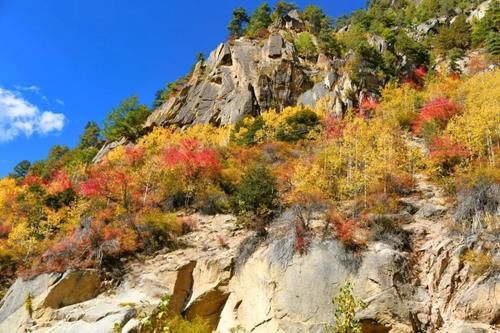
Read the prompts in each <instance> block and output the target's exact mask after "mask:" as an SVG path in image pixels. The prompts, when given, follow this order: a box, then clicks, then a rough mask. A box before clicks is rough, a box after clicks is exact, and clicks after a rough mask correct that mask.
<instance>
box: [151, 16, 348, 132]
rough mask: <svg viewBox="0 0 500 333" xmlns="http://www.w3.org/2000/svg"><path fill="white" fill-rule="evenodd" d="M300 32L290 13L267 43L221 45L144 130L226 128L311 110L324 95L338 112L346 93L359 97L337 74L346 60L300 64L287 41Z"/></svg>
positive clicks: (244, 40) (243, 40)
mask: <svg viewBox="0 0 500 333" xmlns="http://www.w3.org/2000/svg"><path fill="white" fill-rule="evenodd" d="M303 29H304V23H303V22H302V20H301V19H300V18H299V17H298V14H297V12H295V11H294V12H291V13H290V14H288V15H286V16H285V17H283V18H280V19H279V20H277V21H276V22H274V24H273V25H272V26H271V27H270V35H269V37H268V38H267V39H265V40H251V39H248V38H245V37H243V38H239V39H237V40H234V41H230V42H226V43H223V44H220V45H219V46H218V47H217V48H216V49H215V50H214V51H213V52H211V53H210V56H209V57H208V59H207V60H206V61H205V62H203V63H202V62H200V63H198V64H197V65H196V66H195V69H194V70H193V73H192V74H191V76H190V78H189V80H188V82H187V83H186V84H185V85H184V86H183V87H182V88H181V90H180V91H179V92H178V93H177V94H175V95H174V96H172V97H171V98H170V99H169V100H168V101H167V102H165V103H164V104H163V105H162V106H161V107H160V108H159V109H157V110H156V111H155V112H154V113H153V114H152V115H151V116H150V118H149V119H148V121H147V122H146V127H151V126H155V125H167V124H178V125H181V126H183V125H190V124H199V123H212V124H217V125H220V124H230V123H235V122H236V121H238V120H239V119H241V118H242V117H243V116H244V115H258V114H260V113H261V112H264V111H266V110H268V109H271V108H275V109H277V110H281V109H282V108H284V107H286V106H291V105H296V104H297V103H299V104H304V105H314V104H315V103H316V102H317V101H318V100H319V99H321V98H322V97H325V96H327V95H329V96H330V97H331V100H330V103H331V106H332V107H333V108H334V109H335V110H337V112H338V113H342V112H343V111H344V110H345V109H346V108H347V106H348V105H352V103H353V101H352V98H353V97H348V96H347V91H348V90H349V91H351V92H354V95H356V92H357V89H356V87H355V86H354V85H353V84H352V82H351V80H350V79H349V77H348V75H345V76H342V75H339V74H338V73H337V70H338V69H339V67H340V66H341V65H342V64H343V62H344V60H341V59H334V58H332V57H328V56H326V55H321V56H320V57H319V61H318V62H317V63H310V62H308V61H305V60H304V59H302V58H301V57H300V56H299V54H298V53H297V51H296V49H295V47H294V45H293V43H291V42H289V41H288V40H287V39H286V38H285V37H286V36H287V35H288V36H295V35H296V34H297V33H298V32H301V31H303ZM318 80H319V83H317V84H315V83H314V81H316V82H318ZM351 95H352V94H351ZM355 98H356V97H355Z"/></svg>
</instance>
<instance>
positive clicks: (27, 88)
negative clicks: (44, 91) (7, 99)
mask: <svg viewBox="0 0 500 333" xmlns="http://www.w3.org/2000/svg"><path fill="white" fill-rule="evenodd" d="M14 88H16V90H19V91H29V92H32V93H34V94H37V95H38V94H40V91H41V89H40V87H37V86H34V85H32V86H14Z"/></svg>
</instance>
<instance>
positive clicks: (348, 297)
mask: <svg viewBox="0 0 500 333" xmlns="http://www.w3.org/2000/svg"><path fill="white" fill-rule="evenodd" d="M332 303H333V305H334V307H336V309H335V323H334V325H327V326H326V331H327V332H328V333H361V332H362V330H361V324H360V323H359V321H358V320H357V319H356V318H355V315H356V311H358V310H360V309H364V308H366V304H365V303H364V302H363V301H362V300H361V299H357V298H356V297H355V296H354V293H353V286H352V283H351V282H347V283H346V284H344V286H342V288H340V291H339V293H338V295H337V296H336V297H335V298H334V299H333V300H332Z"/></svg>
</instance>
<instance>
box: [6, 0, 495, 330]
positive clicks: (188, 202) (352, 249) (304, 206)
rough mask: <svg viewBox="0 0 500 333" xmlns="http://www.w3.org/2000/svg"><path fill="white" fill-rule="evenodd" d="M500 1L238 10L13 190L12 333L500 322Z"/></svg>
mask: <svg viewBox="0 0 500 333" xmlns="http://www.w3.org/2000/svg"><path fill="white" fill-rule="evenodd" d="M499 10H500V7H499V6H498V2H497V1H495V0H490V1H485V2H481V1H461V0H450V1H427V0H423V1H407V0H397V1H396V0H392V1H387V0H376V1H370V2H369V7H368V9H367V10H361V11H357V12H355V13H353V14H352V15H351V16H349V17H343V18H339V19H338V20H337V21H336V23H335V25H334V24H333V22H332V20H331V19H330V18H328V17H327V16H326V15H325V14H324V13H323V12H322V11H321V10H320V9H319V8H317V7H315V6H308V7H306V8H305V9H304V10H303V11H299V10H298V9H297V8H296V7H295V6H294V5H292V4H288V3H286V2H283V1H281V2H279V3H278V4H277V5H276V8H275V9H274V11H272V10H271V8H269V6H268V5H266V4H263V5H261V6H259V7H258V8H257V9H256V10H255V12H254V13H253V14H252V15H251V16H248V15H247V14H246V12H245V11H244V9H241V8H239V9H236V10H235V13H234V17H233V20H232V21H231V23H230V25H229V28H230V33H231V36H230V38H229V40H228V41H226V42H224V43H222V44H220V45H219V46H218V47H217V48H216V49H215V50H214V51H213V52H212V53H211V54H210V55H209V57H208V58H207V59H199V60H198V62H197V63H196V64H195V65H194V66H193V69H192V71H191V72H190V73H189V74H188V75H186V77H184V78H181V79H179V80H178V81H177V82H175V83H171V84H170V85H169V86H168V87H167V88H165V89H163V90H160V91H159V92H158V94H157V99H156V100H155V102H154V110H152V112H150V110H149V108H148V107H147V106H145V105H142V104H140V103H139V102H138V100H137V98H135V97H132V98H129V99H127V100H125V101H124V102H123V103H122V104H121V105H120V106H118V107H117V108H115V109H114V110H113V111H112V112H111V113H110V115H108V118H107V121H106V124H105V129H104V131H103V134H104V136H105V138H106V140H103V137H102V136H101V134H100V130H99V128H98V126H97V124H95V123H94V124H89V125H88V126H87V127H86V130H85V132H84V134H83V135H82V137H81V140H80V143H79V145H78V146H77V147H76V148H74V149H71V150H70V149H68V148H67V147H66V148H64V147H63V146H55V147H54V148H53V150H52V151H51V153H50V155H49V156H48V158H47V159H46V160H44V161H39V162H37V163H34V164H33V165H31V166H30V165H29V163H28V165H24V166H22V165H21V166H19V168H17V169H16V170H15V172H13V174H12V175H10V176H9V177H6V178H4V179H1V180H0V274H1V275H0V277H1V279H0V282H1V283H2V286H4V288H2V293H4V295H3V298H2V300H1V301H0V332H4V331H5V332H16V333H17V332H40V333H42V332H43V333H63V332H76V333H87V332H103V333H107V332H109V333H116V332H122V333H132V332H136V333H137V332H139V333H157V332H171V333H180V332H182V333H184V332H187V333H189V332H195V333H205V332H220V333H234V332H241V333H243V332H256V333H267V332H269V333H274V332H280V333H285V332H286V333H299V332H312V333H326V332H328V333H331V332H337V333H338V331H336V329H337V330H338V329H340V327H341V326H342V325H345V326H348V327H349V329H348V330H347V331H349V332H350V331H352V332H356V333H359V332H363V333H370V332H375V333H378V332H390V333H399V332H403V333H405V332H408V333H410V332H428V333H447V332H449V333H452V332H453V333H455V332H458V333H469V332H471V333H472V332H474V333H476V332H481V333H490V332H497V331H499V330H500V287H499V285H498V281H499V279H500V247H499V244H500V243H499V241H500V169H499V166H498V156H499V154H500V113H499V110H500V90H499V89H498V87H499V86H500V70H499V69H498V64H499V59H500V58H499V56H500V49H499V48H498V45H499V44H498V41H499V40H500V39H499V34H500V26H499V22H500V21H498V17H499V14H500V12H499ZM332 300H333V304H332ZM341 318H344V319H345V318H347V319H346V320H344V321H342V320H341ZM335 327H336V328H335Z"/></svg>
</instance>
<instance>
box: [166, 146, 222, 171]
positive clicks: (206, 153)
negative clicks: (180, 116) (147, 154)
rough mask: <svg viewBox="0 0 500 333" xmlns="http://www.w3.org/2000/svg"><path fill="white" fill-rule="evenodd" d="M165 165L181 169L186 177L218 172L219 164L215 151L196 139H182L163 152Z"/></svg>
mask: <svg viewBox="0 0 500 333" xmlns="http://www.w3.org/2000/svg"><path fill="white" fill-rule="evenodd" d="M163 156H164V161H165V165H166V166H167V167H169V168H179V169H181V170H182V171H183V172H184V174H185V175H186V176H187V177H197V176H199V175H205V176H211V175H214V174H218V173H219V172H220V170H221V164H220V161H219V156H218V154H217V152H216V151H215V150H213V149H210V148H206V147H204V146H203V145H202V144H201V143H200V142H199V141H198V140H195V139H184V140H182V141H181V142H180V144H179V145H178V146H176V147H170V148H167V149H166V150H165V152H164V155H163Z"/></svg>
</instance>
